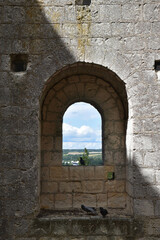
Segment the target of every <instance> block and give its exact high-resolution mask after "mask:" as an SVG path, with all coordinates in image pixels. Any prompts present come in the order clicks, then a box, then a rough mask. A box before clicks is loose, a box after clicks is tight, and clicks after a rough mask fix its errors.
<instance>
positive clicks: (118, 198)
mask: <svg viewBox="0 0 160 240" xmlns="http://www.w3.org/2000/svg"><path fill="white" fill-rule="evenodd" d="M108 207H109V208H125V207H126V194H125V193H108Z"/></svg>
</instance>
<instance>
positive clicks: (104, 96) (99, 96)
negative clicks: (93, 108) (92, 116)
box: [95, 88, 110, 104]
mask: <svg viewBox="0 0 160 240" xmlns="http://www.w3.org/2000/svg"><path fill="white" fill-rule="evenodd" d="M109 98H110V94H109V93H108V92H107V91H106V90H105V89H103V88H100V89H99V90H98V91H97V93H96V96H95V99H96V101H97V103H99V104H100V103H104V102H106V101H107V100H108V99H109ZM106 104H107V103H106Z"/></svg>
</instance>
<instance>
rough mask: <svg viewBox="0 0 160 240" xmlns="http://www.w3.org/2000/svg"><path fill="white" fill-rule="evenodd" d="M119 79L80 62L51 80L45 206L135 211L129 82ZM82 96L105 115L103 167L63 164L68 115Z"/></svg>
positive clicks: (44, 148)
mask: <svg viewBox="0 0 160 240" xmlns="http://www.w3.org/2000/svg"><path fill="white" fill-rule="evenodd" d="M102 70H103V71H102ZM107 79H108V80H107ZM117 79H118V78H117V76H116V75H115V74H113V73H112V72H111V71H109V70H104V69H100V68H99V67H95V68H93V65H90V64H88V65H87V64H86V65H83V64H80V65H76V67H75V69H74V68H72V69H71V68H68V69H67V70H65V71H62V72H61V71H60V73H57V75H56V76H53V77H51V78H50V79H49V81H48V83H47V84H46V87H45V90H44V93H43V97H42V99H43V101H42V108H41V191H40V192H41V193H40V205H41V209H49V210H74V209H77V208H80V206H81V204H84V205H89V206H93V207H97V208H98V207H100V206H101V207H106V208H111V209H112V210H113V211H118V212H119V211H120V212H123V213H126V212H128V211H130V196H129V194H128V193H127V192H126V154H125V152H126V149H125V135H126V119H127V108H126V99H125V101H123V100H122V99H123V98H124V96H125V91H124V86H122V87H121V82H122V81H121V82H120V80H117ZM112 83H113V84H112ZM114 85H115V86H117V89H118V90H116V89H115V87H114ZM118 91H119V92H120V94H119V92H118ZM79 101H83V102H87V103H90V104H92V105H93V106H94V107H95V108H96V109H97V110H98V111H99V112H100V114H101V117H102V152H103V153H102V156H103V166H62V121H63V115H64V113H65V111H66V109H67V108H68V107H69V106H70V105H71V104H73V103H75V102H79ZM108 173H114V179H112V180H109V179H108Z"/></svg>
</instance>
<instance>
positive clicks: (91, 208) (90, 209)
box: [81, 205, 97, 215]
mask: <svg viewBox="0 0 160 240" xmlns="http://www.w3.org/2000/svg"><path fill="white" fill-rule="evenodd" d="M81 208H82V210H83V211H85V212H87V213H92V214H94V215H97V212H96V209H95V208H94V207H86V206H84V205H81Z"/></svg>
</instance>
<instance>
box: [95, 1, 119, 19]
mask: <svg viewBox="0 0 160 240" xmlns="http://www.w3.org/2000/svg"><path fill="white" fill-rule="evenodd" d="M120 19H121V7H120V5H117V4H114V5H101V6H100V21H101V22H108V21H111V22H119V20H120Z"/></svg>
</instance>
